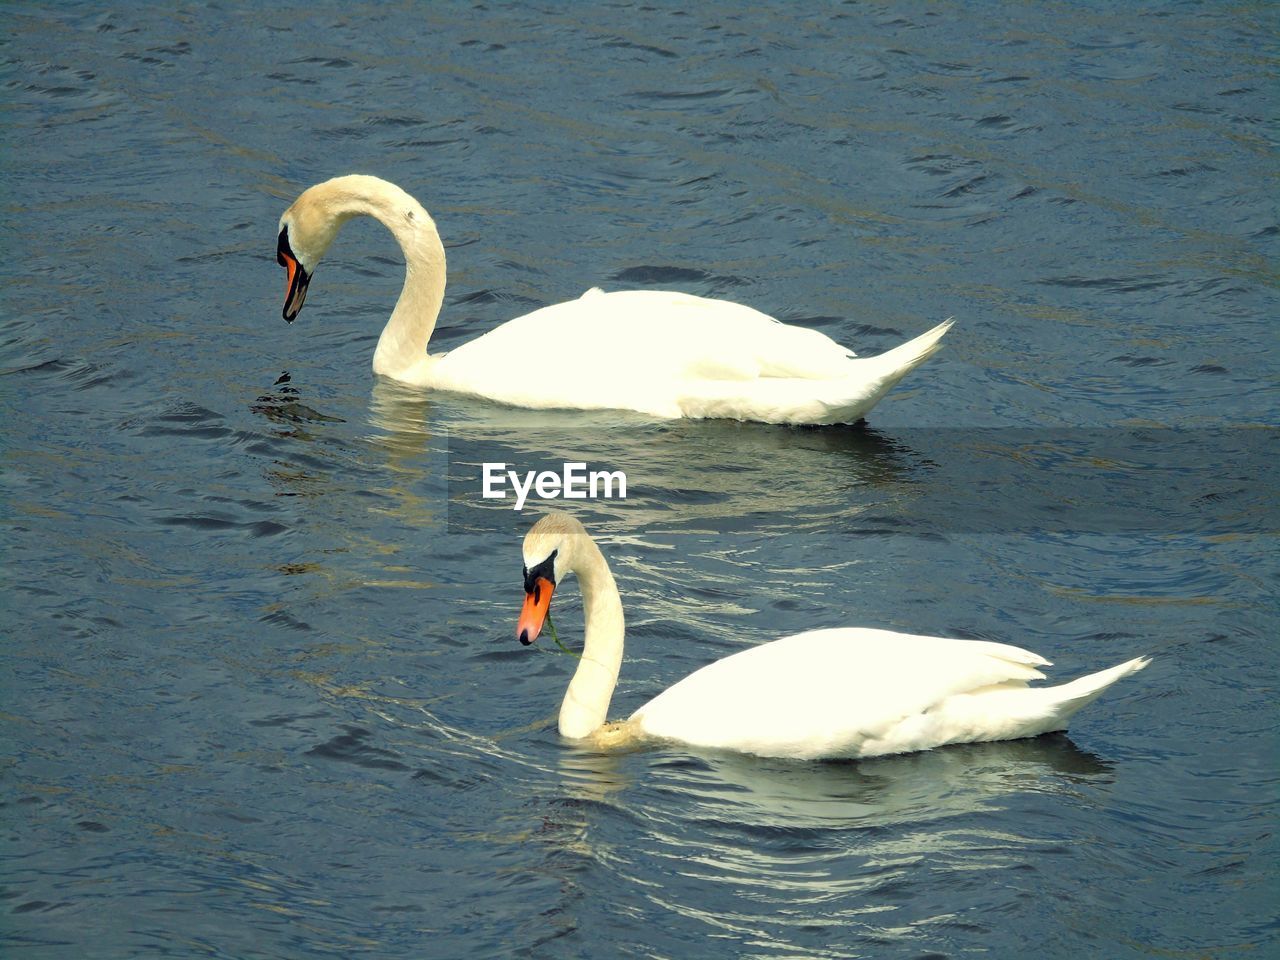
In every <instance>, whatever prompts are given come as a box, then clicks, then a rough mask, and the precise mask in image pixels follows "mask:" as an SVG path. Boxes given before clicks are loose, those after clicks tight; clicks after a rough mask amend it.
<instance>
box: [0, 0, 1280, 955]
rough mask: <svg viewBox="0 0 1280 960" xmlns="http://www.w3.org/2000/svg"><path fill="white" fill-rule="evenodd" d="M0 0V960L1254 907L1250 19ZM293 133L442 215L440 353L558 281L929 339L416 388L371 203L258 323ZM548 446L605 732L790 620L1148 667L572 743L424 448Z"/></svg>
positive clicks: (1258, 609)
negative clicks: (923, 726)
mask: <svg viewBox="0 0 1280 960" xmlns="http://www.w3.org/2000/svg"><path fill="white" fill-rule="evenodd" d="M5 20H6V26H7V30H6V35H5V39H4V41H3V51H2V56H0V63H2V64H3V76H2V79H0V82H2V83H3V89H4V101H3V102H4V106H5V119H6V123H5V124H4V131H5V132H4V141H5V144H4V150H3V153H0V163H3V165H4V182H5V184H6V188H7V189H6V200H5V207H4V210H5V213H4V222H3V238H4V240H3V242H4V249H5V251H6V254H7V256H6V257H5V258H4V260H3V263H2V264H0V271H2V273H3V281H4V282H3V287H0V289H2V290H3V297H4V306H3V313H2V320H0V322H2V323H3V337H2V338H0V344H2V348H0V371H3V373H4V376H3V377H0V404H2V405H3V407H2V415H3V420H4V424H5V429H4V431H3V451H4V452H3V456H4V459H3V463H4V468H3V473H2V474H0V477H2V478H3V483H4V494H3V504H4V510H3V514H4V523H3V526H2V527H0V531H2V532H0V538H2V539H0V544H2V545H3V556H4V568H5V576H4V578H3V586H2V588H0V589H3V602H4V608H5V610H6V612H7V615H6V617H5V631H4V649H5V658H4V662H5V668H6V669H5V671H4V674H3V676H4V680H3V686H2V691H0V693H2V696H3V723H4V738H5V744H6V750H5V751H4V753H5V756H6V760H5V762H4V767H3V779H2V781H0V783H3V792H2V795H0V799H2V800H3V803H4V823H5V826H6V830H5V835H4V836H5V844H4V854H3V855H4V869H3V875H2V884H3V891H4V899H3V901H2V903H0V910H2V911H3V914H4V922H3V925H0V943H3V944H4V951H5V954H6V955H7V956H15V957H19V956H21V957H127V956H143V955H146V956H154V955H169V956H182V957H187V956H192V957H196V956H212V957H238V958H242V957H315V956H342V957H350V956H372V957H423V956H439V957H462V956H466V957H509V956H535V957H597V956H643V957H672V958H681V957H695V956H696V957H708V958H709V957H735V958H736V957H762V958H783V957H798V956H805V957H897V956H902V957H926V956H928V957H935V956H947V957H958V956H966V955H973V954H982V955H985V956H1020V955H1028V954H1032V953H1035V954H1037V955H1042V956H1071V957H1079V956H1107V957H1146V956H1150V955H1152V954H1159V955H1166V956H1168V955H1173V956H1197V957H1205V956H1211V957H1233V956H1237V955H1243V956H1258V957H1261V956H1264V955H1268V954H1269V953H1273V952H1275V951H1276V950H1277V949H1278V948H1280V932H1278V929H1277V911H1276V908H1275V902H1274V898H1273V895H1272V894H1273V890H1274V886H1273V882H1274V878H1275V875H1276V872H1277V866H1278V864H1280V851H1278V850H1277V843H1276V839H1275V815H1276V806H1277V793H1278V791H1277V777H1276V756H1277V751H1276V746H1277V744H1276V735H1275V699H1276V676H1277V663H1278V661H1280V655H1278V654H1277V652H1276V645H1275V636H1276V629H1275V625H1276V622H1277V604H1276V586H1277V566H1276V562H1275V559H1274V558H1275V531H1276V529H1277V522H1276V514H1275V506H1274V503H1273V502H1271V501H1270V500H1269V499H1268V496H1269V489H1268V481H1270V480H1271V479H1272V478H1274V476H1275V472H1274V469H1275V467H1274V463H1275V461H1274V453H1273V452H1272V451H1273V448H1274V431H1273V429H1271V428H1274V425H1275V424H1276V422H1277V419H1278V417H1277V413H1278V403H1277V394H1276V389H1275V384H1276V367H1277V355H1278V351H1277V341H1276V338H1275V318H1276V316H1277V300H1278V298H1277V293H1276V286H1277V284H1276V272H1275V262H1276V260H1275V257H1276V247H1277V235H1278V234H1280V221H1278V219H1277V213H1276V205H1275V201H1274V191H1273V189H1272V188H1273V187H1274V182H1275V159H1274V158H1275V152H1274V150H1275V131H1276V127H1275V117H1276V110H1275V97H1274V90H1275V89H1276V87H1275V69H1274V68H1275V47H1274V37H1275V34H1276V27H1277V24H1276V15H1275V9H1274V7H1269V6H1268V5H1264V4H1244V5H1234V6H1230V7H1227V6H1218V5H1213V4H1208V5H1197V4H1178V5H1164V4H1160V5H1154V4H1139V5H1130V4H1125V5H1114V6H1111V5H1103V4H1098V5H1091V6H1090V7H1088V9H1084V10H1080V9H1074V8H1073V7H1071V6H1063V5H1056V6H1048V7H1046V6H1044V5H1020V6H1014V7H997V6H995V5H991V6H986V7H981V8H977V9H976V10H975V8H973V7H971V6H970V5H961V4H946V3H940V4H932V5H929V6H928V8H927V9H912V10H909V11H905V12H902V11H899V10H897V9H896V8H894V7H890V6H868V5H838V6H837V5H830V6H822V7H810V8H805V9H802V8H800V7H797V6H795V5H790V4H762V5H755V6H751V7H749V8H743V7H741V6H739V5H736V4H719V3H707V4H702V5H700V6H699V7H697V9H695V10H687V11H686V10H682V9H680V8H679V7H678V6H673V5H667V4H653V5H650V6H635V5H630V4H626V3H618V4H612V5H607V6H598V7H597V6H593V7H590V8H588V7H587V6H586V5H574V6H573V7H572V8H570V7H568V6H567V5H566V6H560V5H556V4H546V5H543V6H541V7H538V6H526V5H516V6H507V5H470V4H460V3H440V4H432V5H430V6H426V5H404V6H394V7H393V6H389V5H381V4H358V3H357V4H352V3H343V4H333V3H328V2H317V3H312V4H309V5H307V6H305V7H301V8H292V9H286V10H280V9H277V8H274V7H264V8H263V9H261V10H253V11H250V10H249V9H247V8H244V7H240V6H236V5H232V6H230V7H219V6H192V5H184V4H179V5H164V6H156V7H152V8H143V7H142V6H141V5H134V6H129V7H125V8H123V9H120V10H117V11H115V12H110V13H104V12H102V10H101V8H100V7H99V6H96V5H79V4H71V3H65V4H58V5H44V6H42V5H37V4H28V3H17V4H10V5H8V6H7V7H6V15H5ZM352 171H363V172H372V173H377V174H379V175H382V176H384V177H386V178H388V179H390V180H393V181H395V182H397V183H399V184H401V185H402V186H404V187H405V188H406V189H408V190H410V192H412V193H414V194H415V195H416V196H417V197H418V198H419V199H421V200H422V202H423V203H424V204H425V205H426V207H427V208H428V209H429V210H430V211H431V212H432V213H433V215H434V216H435V217H436V218H437V221H438V222H439V224H440V226H441V229H442V232H443V234H444V237H445V240H446V244H447V245H448V250H449V265H450V286H449V292H448V295H447V303H446V310H447V314H446V316H445V318H444V321H443V323H442V326H441V327H440V329H439V330H438V331H437V334H438V335H437V338H436V341H435V344H436V345H437V346H438V347H448V346H450V345H452V344H456V343H460V342H463V341H464V340H466V339H469V338H471V337H473V336H475V335H477V334H478V333H480V332H482V331H484V330H487V329H490V328H491V327H492V326H494V325H495V324H496V323H498V322H500V321H501V320H503V319H505V318H507V317H509V316H512V315H514V314H516V313H520V312H524V311H525V310H527V309H529V308H531V307H533V306H537V305H541V304H544V303H548V302H554V301H556V300H560V299H564V298H568V297H572V296H576V295H577V294H579V293H580V292H581V291H582V290H583V289H585V288H586V287H588V286H591V285H596V284H600V285H603V286H606V287H610V288H617V287H620V286H644V285H656V286H672V287H678V288H680V289H684V290H688V291H690V292H693V293H699V294H709V295H720V296H728V297H731V298H734V299H738V300H742V301H745V302H748V303H751V304H753V305H754V306H757V307H759V308H761V309H764V310H766V311H768V312H770V313H773V314H775V315H777V316H781V317H783V318H786V319H788V320H792V321H794V322H799V323H802V324H805V325H808V326H812V327H815V328H817V329H821V330H823V331H825V332H827V333H830V334H832V335H833V336H835V337H837V339H840V340H842V341H843V342H846V343H849V344H850V345H851V346H854V347H855V348H856V349H858V350H860V351H865V352H868V353H873V352H876V351H878V350H881V349H884V348H886V347H889V346H892V345H894V344H896V343H898V342H900V341H901V340H903V339H905V338H906V337H908V336H910V335H914V334H915V333H918V332H921V331H922V330H924V329H926V328H927V327H928V326H930V325H932V324H933V323H935V322H937V321H938V320H941V319H942V318H944V317H945V316H949V315H954V316H955V317H956V318H957V320H958V323H957V326H956V328H955V329H954V330H953V331H952V332H951V334H949V335H948V338H947V343H946V349H945V350H944V351H943V352H942V353H941V354H939V355H938V356H937V357H935V358H934V359H933V360H931V361H930V362H929V364H928V366H927V367H926V368H925V369H924V370H922V371H921V372H919V373H917V374H916V375H915V376H913V377H912V378H910V379H909V380H908V381H906V382H905V383H903V384H902V385H901V387H900V388H899V389H897V390H896V391H895V392H894V393H893V394H892V395H891V397H890V399H889V400H887V401H886V402H885V403H884V404H882V405H881V406H880V407H879V408H878V409H877V410H876V411H875V412H874V413H873V416H872V418H871V423H870V425H869V428H868V429H866V430H845V429H840V430H789V429H781V428H771V427H762V426H752V425H741V424H734V423H678V424H653V423H648V422H645V421H643V420H640V419H638V418H634V417H631V416H629V415H626V414H602V415H590V416H587V415H571V414H563V415H559V414H557V415H545V414H531V413H527V412H525V413H521V412H518V411H506V410H501V409H498V408H494V407H490V406H489V405H487V404H484V403H480V402H478V401H472V400H466V399H461V398H456V397H448V396H424V395H421V394H415V393H413V392H410V391H406V390H404V389H403V388H400V387H397V386H396V385H394V384H380V383H374V381H373V380H372V377H371V375H370V373H369V360H370V357H371V354H372V349H373V343H374V340H375V338H376V336H377V333H378V330H379V329H380V326H381V323H382V320H383V318H384V317H385V316H386V315H387V313H388V311H389V309H390V306H391V303H392V302H393V300H394V297H395V295H396V292H397V290H398V287H399V280H400V273H401V269H402V268H401V265H400V262H399V260H398V256H397V251H396V249H395V247H394V244H393V242H392V241H391V239H390V238H389V237H388V236H387V235H386V234H385V233H384V232H383V231H382V230H381V228H380V227H378V226H377V225H376V224H373V223H371V222H353V223H351V224H350V225H349V226H348V227H347V228H346V230H345V231H344V233H343V235H342V237H341V238H340V239H339V241H338V243H337V244H336V245H335V247H334V248H333V250H332V251H331V253H330V256H329V257H328V258H327V259H326V261H325V262H324V264H323V265H322V267H321V269H320V270H319V271H318V272H317V275H316V278H315V281H314V282H313V284H312V289H311V295H310V297H309V299H308V304H307V308H306V310H305V311H304V312H303V314H302V317H301V319H300V321H299V322H298V323H297V324H295V325H294V326H292V327H288V326H286V325H285V324H284V323H283V322H282V321H281V320H280V316H279V310H280V304H281V301H282V297H283V292H284V283H283V272H282V271H281V270H280V269H279V268H278V267H277V266H276V264H275V262H274V256H273V254H274V243H275V225H276V219H277V218H278V216H279V214H280V212H281V211H282V210H283V209H284V207H285V206H286V205H287V204H288V203H289V202H290V201H291V200H292V199H293V197H294V196H295V195H296V194H297V193H298V192H299V191H300V190H301V189H302V188H304V187H305V186H307V185H309V184H311V183H313V182H316V181H319V180H321V179H324V178H326V177H329V176H332V175H335V174H338V173H344V172H352ZM1158 429H1162V432H1158V433H1155V432H1153V431H1157V430H1158ZM564 458H571V459H585V460H588V461H590V462H592V463H593V464H594V463H599V464H608V465H611V466H612V467H621V468H625V469H626V471H627V473H628V478H629V482H630V486H631V490H632V492H633V495H632V496H631V497H630V498H629V499H628V501H626V502H625V503H621V502H618V501H601V502H598V503H595V504H586V505H582V506H581V507H580V508H579V510H578V513H579V516H581V517H582V518H583V519H584V521H585V522H586V523H587V524H588V525H589V526H590V527H591V529H592V530H593V531H594V532H595V533H596V534H597V536H598V537H599V539H600V540H601V542H602V544H603V545H604V549H605V550H606V552H607V554H608V556H609V558H610V561H611V563H612V564H613V567H614V570H615V573H616V575H617V577H618V580H619V583H620V585H621V589H622V591H623V595H624V601H625V603H626V605H627V612H628V623H629V635H628V640H629V647H628V659H627V662H626V664H625V666H624V671H623V678H622V682H621V685H620V687H619V689H618V692H617V694H616V696H615V700H614V706H613V714H614V715H618V716H620V715H623V714H625V713H626V712H628V711H629V710H631V709H633V708H634V707H636V706H637V705H639V703H641V702H643V700H644V699H645V698H646V697H648V696H651V695H653V694H655V693H656V692H658V691H659V690H660V689H662V688H663V687H664V686H666V685H668V684H670V683H672V682H674V681H675V680H676V679H678V678H679V677H681V676H683V675H684V674H685V673H687V672H689V671H690V670H692V669H694V668H696V667H697V666H699V665H701V664H703V663H706V662H708V661H709V660H711V659H712V658H714V657H717V656H721V655H724V654H726V653H729V652H732V651H734V650H737V649H741V648H742V647H743V646H746V645H749V644H754V643H758V642H762V641H765V640H767V639H770V638H772V637H775V636H778V635H781V634H784V633H790V632H796V631H800V630H804V629H808V628H813V627H821V626H831V625H841V624H862V625H868V626H882V627H889V628H896V629H902V630H913V631H919V632H929V633H943V634H949V635H955V636H967V637H984V638H991V639H997V640H1003V641H1010V642H1015V643H1019V644H1022V645H1025V646H1028V647H1030V648H1031V649H1034V650H1037V651H1039V652H1041V653H1043V654H1044V655H1046V656H1047V657H1049V658H1050V659H1052V660H1054V661H1056V662H1057V663H1058V664H1059V667H1058V669H1057V674H1058V675H1060V676H1063V677H1070V676H1074V675H1076V674H1077V673H1078V672H1081V671H1084V670H1086V669H1094V668H1098V667H1102V666H1105V665H1109V664H1111V663H1114V662H1118V661H1120V660H1123V659H1127V658H1129V657H1132V656H1136V655H1138V654H1141V653H1150V654H1153V655H1154V656H1155V658H1156V659H1155V662H1154V663H1153V665H1152V666H1151V667H1150V668H1149V669H1148V670H1147V671H1145V672H1144V673H1143V674H1141V675H1139V676H1137V677H1134V678H1132V679H1131V680H1128V681H1126V682H1125V683H1124V684H1123V685H1122V686H1120V687H1118V688H1116V689H1115V690H1113V691H1112V693H1111V694H1110V695H1109V696H1108V697H1107V698H1105V699H1104V700H1102V701H1100V702H1099V703H1097V704H1096V705H1094V706H1093V707H1092V708H1091V709H1090V710H1089V711H1088V712H1087V713H1085V714H1083V715H1081V716H1080V717H1079V718H1078V721H1077V722H1076V723H1075V724H1074V725H1073V727H1072V730H1071V732H1070V735H1069V737H1068V736H1055V737H1050V738H1043V739H1040V740H1035V741H1026V742H1018V743H1001V744H987V745H980V746H970V747H957V748H950V749H945V750H939V751H934V752H931V753H926V754H920V755H914V756H907V757H891V758H883V759H877V760H874V761H864V762H861V763H842V764H797V763H788V762H780V761H762V760H756V759H750V758H742V757H731V756H721V755H715V754H707V753H701V752H697V751H687V750H680V749H653V750H643V751H638V752H633V753H627V754H623V755H619V756H599V755H595V754H591V753H588V752H583V751H579V750H575V749H573V748H572V747H570V746H567V745H566V744H564V743H562V742H561V741H560V739H559V737H558V736H557V734H556V732H555V728H554V712H555V710H556V707H557V705H558V701H559V698H560V695H561V691H562V689H563V685H564V683H565V682H566V681H567V678H568V675H569V669H570V663H569V661H568V660H567V659H566V658H564V657H562V656H559V655H556V654H554V653H551V652H547V651H545V650H540V649H535V650H525V649H522V648H520V647H519V645H518V644H517V643H516V642H515V640H514V638H513V636H512V630H513V625H514V620H515V616H516V613H517V611H518V607H519V602H520V599H521V588H520V579H519V571H520V558H519V537H520V535H521V534H522V532H523V530H524V528H525V527H526V525H527V523H528V520H527V519H526V518H519V517H516V515H515V514H514V513H512V512H511V511H509V510H499V509H492V508H485V507H484V506H483V505H481V504H479V503H477V502H476V499H475V496H474V492H475V490H474V485H469V481H468V476H469V475H470V474H469V472H468V471H473V470H475V469H476V467H475V465H476V464H478V463H480V462H483V461H484V460H486V459H508V460H513V461H518V462H520V463H522V464H525V465H526V468H529V467H532V466H534V465H536V464H550V463H554V462H558V461H559V460H561V459H564ZM469 494H470V495H469ZM1272 499H1273V497H1272ZM557 610H558V612H559V613H558V618H557V620H558V624H559V626H560V630H561V633H562V635H563V636H565V637H566V638H567V639H570V640H577V639H578V638H579V637H580V629H581V628H580V622H581V621H580V617H581V606H580V603H579V602H578V597H577V593H576V590H575V589H574V588H571V587H570V588H566V589H565V590H563V591H562V595H561V596H560V597H559V598H558V599H557Z"/></svg>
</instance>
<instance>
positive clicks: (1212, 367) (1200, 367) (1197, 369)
mask: <svg viewBox="0 0 1280 960" xmlns="http://www.w3.org/2000/svg"><path fill="white" fill-rule="evenodd" d="M1191 372H1192V373H1228V372H1230V371H1228V370H1227V368H1226V367H1222V366H1219V365H1218V364H1216V363H1200V364H1197V365H1196V366H1194V367H1192V368H1191Z"/></svg>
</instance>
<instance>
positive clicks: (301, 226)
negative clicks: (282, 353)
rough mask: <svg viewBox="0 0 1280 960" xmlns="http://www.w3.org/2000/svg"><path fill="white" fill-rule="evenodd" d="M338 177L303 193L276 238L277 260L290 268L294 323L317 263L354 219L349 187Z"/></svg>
mask: <svg viewBox="0 0 1280 960" xmlns="http://www.w3.org/2000/svg"><path fill="white" fill-rule="evenodd" d="M350 179H354V178H351V177H338V178H335V179H334V180H326V181H325V182H324V183H317V184H316V185H315V186H314V187H308V188H307V189H306V190H304V191H303V192H302V195H301V196H299V197H298V199H297V200H295V201H293V205H292V206H291V207H289V209H288V210H286V211H285V212H284V214H283V215H282V216H281V217H280V226H279V229H280V234H279V238H278V239H277V240H276V262H277V263H279V264H280V266H282V267H284V268H285V270H286V271H288V276H287V277H286V280H285V283H286V289H285V295H284V318H285V319H286V320H288V321H289V322H290V323H293V321H294V319H295V318H296V317H297V316H298V313H299V311H301V310H302V303H303V301H304V300H306V298H307V284H309V283H310V282H311V275H312V273H313V272H314V271H315V268H316V264H318V263H319V262H320V258H321V257H323V256H324V253H325V251H326V250H328V249H329V244H331V243H333V238H334V237H336V236H337V235H338V230H339V228H341V226H342V224H343V223H345V222H346V221H347V220H349V219H350V218H351V216H352V215H353V212H352V211H349V210H346V209H345V206H346V204H345V203H344V202H343V201H344V200H345V199H346V198H347V195H348V194H349V192H350V191H349V190H347V189H344V185H343V184H342V183H340V181H345V180H350Z"/></svg>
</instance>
